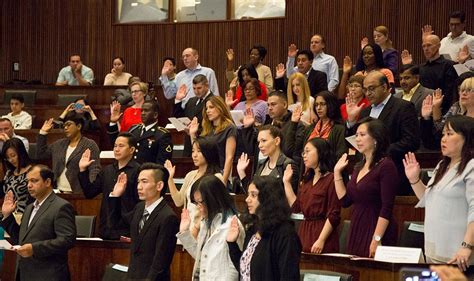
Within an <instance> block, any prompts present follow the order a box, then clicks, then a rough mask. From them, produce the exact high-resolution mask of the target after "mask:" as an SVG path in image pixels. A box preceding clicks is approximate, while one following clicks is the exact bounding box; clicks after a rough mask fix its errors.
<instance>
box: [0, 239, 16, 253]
mask: <svg viewBox="0 0 474 281" xmlns="http://www.w3.org/2000/svg"><path fill="white" fill-rule="evenodd" d="M20 247H21V246H20V245H15V246H12V244H10V242H8V241H7V240H4V239H2V240H0V249H3V250H8V251H14V250H15V249H18V248H20Z"/></svg>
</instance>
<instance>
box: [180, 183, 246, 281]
mask: <svg viewBox="0 0 474 281" xmlns="http://www.w3.org/2000/svg"><path fill="white" fill-rule="evenodd" d="M191 192H192V195H191V196H192V198H193V199H192V201H193V202H194V203H195V204H196V206H197V210H198V212H199V213H200V214H201V217H202V220H201V221H199V222H198V227H197V228H198V229H199V233H198V235H197V237H196V238H195V237H194V236H193V235H192V233H191V231H190V228H193V224H194V223H195V222H194V221H193V218H192V217H191V215H190V213H189V210H188V209H186V208H183V211H182V213H181V223H180V226H179V232H178V234H176V237H177V238H178V239H179V240H180V241H181V243H182V244H183V247H184V248H185V249H186V251H187V252H188V253H189V254H190V255H191V256H192V257H193V258H194V260H195V262H194V267H193V277H192V280H210V281H212V280H215V281H217V280H219V281H220V280H225V281H237V280H239V273H238V272H237V270H236V268H235V267H234V265H233V263H232V260H231V258H230V255H229V246H228V245H227V243H225V239H226V238H227V235H228V231H229V229H230V228H231V221H232V218H233V217H234V216H235V215H236V214H237V211H236V209H235V206H234V201H233V199H232V197H231V196H230V195H229V193H228V192H227V190H226V187H225V185H224V183H223V182H222V180H221V179H220V178H218V177H216V176H214V175H206V176H204V177H202V178H200V179H199V180H198V181H197V182H196V183H195V186H194V187H193V188H192V191H191ZM238 228H239V232H242V233H244V228H243V226H242V225H241V224H240V225H239V226H238ZM244 238H245V236H244V235H243V234H242V235H240V237H239V238H238V240H237V245H238V248H239V250H242V245H243V242H244Z"/></svg>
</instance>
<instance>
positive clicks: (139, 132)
mask: <svg viewBox="0 0 474 281" xmlns="http://www.w3.org/2000/svg"><path fill="white" fill-rule="evenodd" d="M158 112H159V107H158V103H157V102H155V101H152V100H149V101H145V102H144V103H143V105H142V122H143V123H142V124H137V125H134V126H132V127H131V128H130V129H129V130H128V132H129V133H131V134H132V135H133V136H134V137H135V138H136V139H137V149H136V150H135V156H134V159H135V160H136V161H137V162H138V163H145V162H153V163H159V164H164V163H165V161H166V160H168V159H171V155H172V153H173V144H172V143H171V134H170V133H169V132H168V130H166V129H165V128H163V127H160V126H159V125H158ZM107 134H109V137H110V142H111V143H115V140H116V139H117V136H118V135H119V129H118V125H117V123H114V124H109V125H108V126H107Z"/></svg>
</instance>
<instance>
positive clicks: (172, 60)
mask: <svg viewBox="0 0 474 281" xmlns="http://www.w3.org/2000/svg"><path fill="white" fill-rule="evenodd" d="M167 60H169V61H171V63H172V64H173V65H174V66H176V59H175V58H173V57H164V58H163V59H162V62H163V63H164V62H165V61H167Z"/></svg>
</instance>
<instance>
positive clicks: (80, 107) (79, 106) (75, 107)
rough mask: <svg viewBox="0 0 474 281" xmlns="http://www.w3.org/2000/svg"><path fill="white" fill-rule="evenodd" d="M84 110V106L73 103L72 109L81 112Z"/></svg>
mask: <svg viewBox="0 0 474 281" xmlns="http://www.w3.org/2000/svg"><path fill="white" fill-rule="evenodd" d="M83 108H84V105H83V104H82V103H75V104H74V109H76V110H81V109H83Z"/></svg>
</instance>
